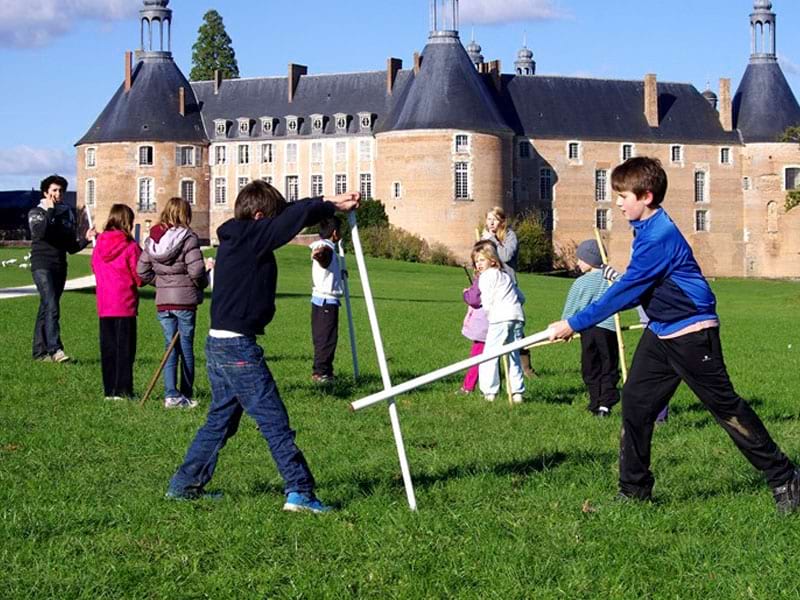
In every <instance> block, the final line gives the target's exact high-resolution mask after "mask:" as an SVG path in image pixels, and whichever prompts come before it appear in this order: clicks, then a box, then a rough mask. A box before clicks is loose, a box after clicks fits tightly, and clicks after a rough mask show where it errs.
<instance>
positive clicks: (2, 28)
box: [0, 0, 142, 48]
mask: <svg viewBox="0 0 800 600" xmlns="http://www.w3.org/2000/svg"><path fill="white" fill-rule="evenodd" d="M141 5H142V3H141V2H140V0H0V46H6V47H17V48H31V47H35V46H44V45H45V44H48V43H49V42H50V41H51V40H52V39H53V38H54V37H58V36H60V35H64V34H65V33H67V32H68V31H70V30H71V29H72V28H73V27H75V26H76V25H77V23H78V22H79V21H86V20H88V21H103V22H106V23H107V22H110V21H118V20H120V19H125V18H128V17H130V16H132V15H134V14H136V11H137V10H138V9H139V8H140V7H141Z"/></svg>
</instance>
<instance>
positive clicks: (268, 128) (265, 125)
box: [261, 117, 275, 135]
mask: <svg viewBox="0 0 800 600" xmlns="http://www.w3.org/2000/svg"><path fill="white" fill-rule="evenodd" d="M274 127H275V119H273V118H272V117H261V134H262V135H272V132H273V131H274Z"/></svg>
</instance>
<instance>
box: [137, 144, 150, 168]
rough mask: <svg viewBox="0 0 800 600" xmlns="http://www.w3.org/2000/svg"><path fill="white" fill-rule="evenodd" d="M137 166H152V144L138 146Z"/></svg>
mask: <svg viewBox="0 0 800 600" xmlns="http://www.w3.org/2000/svg"><path fill="white" fill-rule="evenodd" d="M139 166H140V167H152V166H153V147H152V146H139Z"/></svg>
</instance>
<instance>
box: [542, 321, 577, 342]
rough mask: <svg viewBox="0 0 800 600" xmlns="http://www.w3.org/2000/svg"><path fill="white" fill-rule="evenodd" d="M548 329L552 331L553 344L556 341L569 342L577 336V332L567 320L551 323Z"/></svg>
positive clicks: (551, 339)
mask: <svg viewBox="0 0 800 600" xmlns="http://www.w3.org/2000/svg"><path fill="white" fill-rule="evenodd" d="M547 328H548V329H549V330H550V341H551V342H552V341H555V340H568V339H569V338H571V337H572V336H573V335H575V331H574V330H573V329H572V327H570V326H569V321H566V320H564V321H556V322H555V323H550V325H549V326H548V327H547Z"/></svg>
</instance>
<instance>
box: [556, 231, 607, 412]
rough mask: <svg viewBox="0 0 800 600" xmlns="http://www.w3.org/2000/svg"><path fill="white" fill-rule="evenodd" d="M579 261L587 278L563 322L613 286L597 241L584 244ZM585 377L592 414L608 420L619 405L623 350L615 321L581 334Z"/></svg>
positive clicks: (575, 289)
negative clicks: (608, 277)
mask: <svg viewBox="0 0 800 600" xmlns="http://www.w3.org/2000/svg"><path fill="white" fill-rule="evenodd" d="M577 257H578V268H580V270H581V272H582V273H583V275H581V276H580V277H579V278H578V279H576V280H575V283H573V284H572V287H571V288H570V290H569V294H568V295H567V301H566V303H565V305H564V312H563V314H562V315H561V318H562V319H569V318H570V317H571V316H572V315H574V314H577V313H578V312H580V311H581V310H583V309H584V308H585V307H587V306H588V305H589V304H591V303H592V302H595V301H596V300H598V299H599V298H600V297H601V296H602V295H603V294H605V292H606V290H607V289H608V285H609V284H608V281H606V280H605V279H604V278H603V271H602V269H601V267H602V264H603V261H602V259H601V258H600V249H599V248H598V246H597V242H596V241H595V240H586V241H584V242H581V244H580V245H579V246H578V250H577ZM581 374H582V375H583V382H584V383H585V384H586V388H587V389H588V390H589V406H588V410H589V412H591V413H592V414H594V415H595V416H597V417H607V416H608V415H609V414H610V412H611V407H612V406H614V405H615V404H616V403H617V402H619V390H617V384H618V383H619V348H618V346H617V338H616V332H615V329H614V319H613V317H609V318H607V319H606V320H605V321H601V322H600V323H598V324H597V325H595V326H594V327H590V328H589V329H587V330H585V331H582V332H581Z"/></svg>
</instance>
